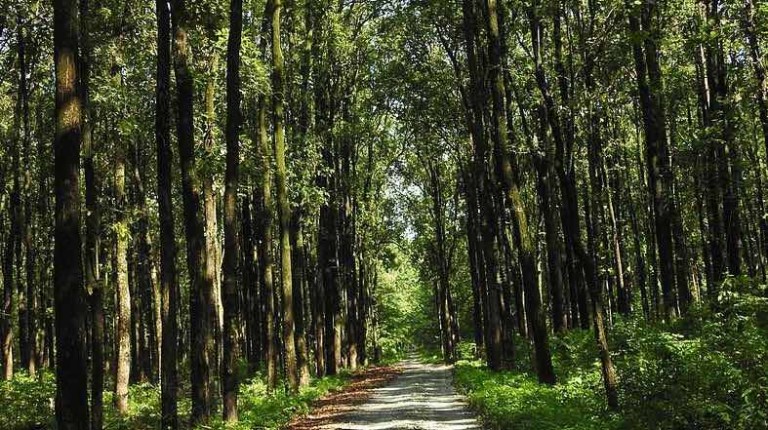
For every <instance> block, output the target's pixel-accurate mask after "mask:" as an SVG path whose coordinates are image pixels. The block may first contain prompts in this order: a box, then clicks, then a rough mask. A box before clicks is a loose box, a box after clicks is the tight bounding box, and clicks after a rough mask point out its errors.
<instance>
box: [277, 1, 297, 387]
mask: <svg viewBox="0 0 768 430" xmlns="http://www.w3.org/2000/svg"><path fill="white" fill-rule="evenodd" d="M272 1H273V5H274V9H273V10H272V67H273V69H272V87H273V102H274V112H273V114H274V126H275V164H276V170H275V184H276V185H277V187H276V188H277V217H278V220H279V223H280V273H281V285H282V288H283V348H284V354H285V373H286V377H287V378H288V385H289V387H290V389H291V391H292V392H294V393H296V392H298V390H299V374H298V368H297V367H296V340H295V335H294V330H295V328H294V319H293V272H292V267H291V238H290V228H291V227H290V223H291V207H290V204H289V203H288V187H287V183H286V181H287V172H286V167H285V78H284V73H285V70H284V69H285V60H284V58H283V48H282V46H281V40H280V17H281V13H282V10H283V2H282V0H272Z"/></svg>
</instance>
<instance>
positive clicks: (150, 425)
mask: <svg viewBox="0 0 768 430" xmlns="http://www.w3.org/2000/svg"><path fill="white" fill-rule="evenodd" d="M349 379H350V374H349V373H341V374H339V375H337V376H329V377H325V378H321V379H315V380H313V381H312V383H311V384H310V385H309V386H307V387H303V388H302V389H301V391H300V393H299V394H298V395H291V394H289V393H288V391H287V390H285V389H283V388H279V389H278V390H276V391H275V392H274V393H272V394H271V395H268V394H267V386H266V384H265V383H264V380H263V378H262V377H261V375H257V376H256V377H254V378H251V379H248V380H246V381H244V382H243V383H242V384H241V386H240V394H239V405H238V406H239V415H240V417H239V418H240V421H239V422H238V423H236V424H233V425H227V424H225V423H223V422H222V421H221V419H220V418H219V416H217V417H216V418H215V419H214V420H213V422H212V423H211V424H210V425H209V426H208V427H205V428H206V429H230V430H246V429H247V430H250V429H280V428H283V427H284V426H285V425H286V424H287V423H288V422H289V421H290V420H291V419H292V418H293V417H294V416H297V415H300V414H304V413H307V412H308V411H309V408H310V406H311V404H312V402H313V401H314V400H316V399H318V398H320V397H322V396H324V395H325V394H327V393H330V392H332V391H336V390H340V389H342V388H343V387H344V386H345V385H346V384H347V381H348V380H349ZM55 392H56V386H55V379H54V376H53V374H52V373H50V372H45V373H44V374H43V376H42V378H40V379H38V378H29V377H27V376H26V375H21V374H19V375H17V376H16V377H15V378H14V379H13V380H11V381H2V382H0V405H2V407H0V428H3V429H9V430H17V429H18V430H21V429H30V428H37V429H53V428H55V425H54V409H53V399H54V396H55ZM112 396H113V393H112V392H106V393H105V394H104V405H105V411H104V412H105V419H104V427H105V429H110V430H129V429H130V430H144V429H146V430H149V429H157V428H160V418H161V417H160V389H159V387H157V386H154V385H151V384H136V385H132V386H131V387H130V388H129V397H128V399H129V405H128V414H127V415H125V416H119V415H118V414H117V411H116V410H115V409H114V407H112ZM190 410H191V403H190V400H189V396H187V395H180V396H179V413H180V419H181V421H182V423H183V422H184V421H186V420H187V419H188V418H186V417H188V416H189V413H190ZM185 428H186V427H185Z"/></svg>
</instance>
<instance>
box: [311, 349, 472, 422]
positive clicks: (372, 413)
mask: <svg viewBox="0 0 768 430" xmlns="http://www.w3.org/2000/svg"><path fill="white" fill-rule="evenodd" d="M401 366H402V367H403V369H404V371H403V373H402V374H401V375H400V376H398V377H397V379H395V380H394V381H392V382H391V383H390V384H389V385H387V386H384V387H381V388H376V389H374V390H373V394H372V396H371V397H370V399H369V400H368V401H367V402H365V403H364V404H361V405H357V406H355V407H354V408H352V409H351V410H350V411H349V412H347V413H345V414H343V415H341V416H340V417H339V418H337V419H336V421H337V422H334V423H329V424H325V425H323V426H322V427H320V428H321V429H328V430H331V429H334V430H385V429H392V430H394V429H422V430H480V429H482V428H483V427H482V426H481V425H480V422H479V420H478V419H477V418H476V417H475V415H474V414H473V413H472V412H471V411H470V410H469V408H468V407H467V405H466V403H465V401H464V399H463V398H462V397H461V396H460V395H458V394H457V393H456V390H455V389H454V388H453V386H452V384H451V380H452V374H451V367H450V366H444V365H435V364H423V363H419V362H418V361H416V360H414V359H409V360H406V361H405V362H403V363H401Z"/></svg>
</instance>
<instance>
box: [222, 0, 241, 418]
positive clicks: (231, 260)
mask: <svg viewBox="0 0 768 430" xmlns="http://www.w3.org/2000/svg"><path fill="white" fill-rule="evenodd" d="M242 29H243V4H242V1H241V0H232V1H231V4H230V17H229V40H228V42H227V133H226V134H227V136H226V137H227V171H226V188H225V190H224V262H223V268H222V271H223V272H224V289H223V302H224V321H225V333H224V358H223V362H222V366H223V370H222V380H223V384H222V397H223V398H224V419H225V420H226V421H230V422H231V421H236V420H237V390H238V384H239V382H238V379H237V360H238V356H239V351H238V348H237V336H238V333H237V331H238V328H239V327H238V326H239V324H238V309H237V307H238V293H239V292H238V260H239V258H240V250H239V243H238V240H239V239H238V227H237V221H238V216H237V215H238V210H237V187H238V179H239V177H238V176H239V174H238V173H239V172H238V168H239V164H240V123H241V119H240V45H241V38H242Z"/></svg>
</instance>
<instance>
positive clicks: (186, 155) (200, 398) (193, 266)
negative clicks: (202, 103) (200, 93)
mask: <svg viewBox="0 0 768 430" xmlns="http://www.w3.org/2000/svg"><path fill="white" fill-rule="evenodd" d="M185 3H186V2H185V0H171V18H172V19H171V21H172V27H173V33H174V36H173V63H174V70H175V74H176V90H177V103H178V107H177V114H178V121H177V134H178V145H179V161H180V164H181V186H182V198H183V201H184V227H185V233H186V237H187V267H188V270H189V277H190V281H191V282H190V294H189V296H190V305H189V313H190V326H191V330H190V336H191V340H190V343H191V344H190V350H191V351H190V352H191V360H190V364H191V382H192V424H193V425H196V424H205V423H207V422H208V421H209V419H210V417H211V409H212V396H213V393H212V390H211V381H210V378H211V365H212V360H213V354H214V347H215V346H214V345H213V332H212V329H213V320H212V315H213V312H214V306H215V301H214V300H213V291H214V289H213V275H212V272H211V270H210V268H209V267H208V258H207V253H206V247H205V222H204V216H203V212H202V208H201V203H200V200H201V199H200V190H201V188H200V181H199V179H198V178H197V175H196V172H195V156H194V147H195V142H194V77H193V75H192V73H191V70H190V68H191V58H190V57H191V54H192V47H191V45H190V40H189V38H190V35H189V34H188V29H187V28H188V26H189V25H190V22H189V20H190V17H189V16H188V13H187V10H186V4H185Z"/></svg>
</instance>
